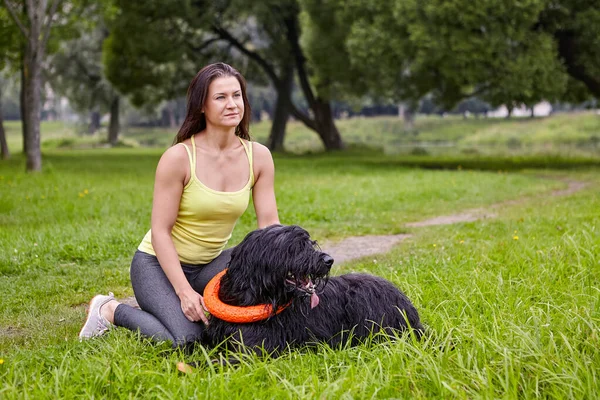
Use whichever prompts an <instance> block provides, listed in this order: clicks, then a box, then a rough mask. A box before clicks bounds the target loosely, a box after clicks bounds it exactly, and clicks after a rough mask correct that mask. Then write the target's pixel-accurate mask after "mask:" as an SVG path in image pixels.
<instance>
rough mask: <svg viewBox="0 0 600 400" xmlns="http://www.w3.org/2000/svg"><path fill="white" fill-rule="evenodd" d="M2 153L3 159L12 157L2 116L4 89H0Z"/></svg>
mask: <svg viewBox="0 0 600 400" xmlns="http://www.w3.org/2000/svg"><path fill="white" fill-rule="evenodd" d="M0 155H1V157H2V159H3V160H8V159H9V158H10V151H9V150H8V143H6V131H5V130H4V118H3V117H2V91H1V89H0Z"/></svg>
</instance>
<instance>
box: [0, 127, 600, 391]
mask: <svg viewBox="0 0 600 400" xmlns="http://www.w3.org/2000/svg"><path fill="white" fill-rule="evenodd" d="M375 123H378V122H376V121H375ZM378 129H379V128H378ZM140 134H141V133H140ZM55 138H56V139H58V140H61V136H60V134H58V133H57V135H56V136H55ZM160 153H161V150H160V149H145V148H121V149H89V150H57V149H53V150H51V149H50V148H46V150H45V152H44V171H43V172H42V173H40V174H26V173H24V172H23V169H24V168H23V165H24V160H23V159H22V157H21V156H18V155H16V156H14V157H13V159H11V160H9V161H2V162H1V163H0V292H1V293H2V297H1V300H0V320H1V321H2V322H1V324H0V359H1V360H2V364H0V398H3V399H4V398H6V399H12V398H19V399H20V398H36V399H37V398H73V397H78V398H91V397H94V398H132V397H133V398H173V399H180V398H190V397H197V398H204V397H206V398H373V397H374V398H392V397H393V398H500V397H506V398H533V397H547V398H595V397H597V391H598V389H597V388H598V387H600V377H599V376H598V372H597V371H598V366H599V365H600V337H599V333H598V332H599V331H600V311H599V310H600V286H599V284H598V282H600V267H599V259H598V254H600V233H599V222H600V215H599V214H598V211H597V210H598V209H600V178H599V176H600V175H599V174H598V172H599V169H598V165H597V163H596V164H595V158H589V159H588V158H581V157H580V156H577V157H571V156H561V155H557V156H548V155H535V156H514V157H505V156H501V155H500V156H494V157H484V156H482V155H469V156H466V155H465V156H463V157H460V156H459V155H458V154H454V155H446V156H444V157H435V156H433V155H429V156H421V157H418V156H411V157H407V156H401V155H388V156H385V155H382V154H381V153H379V152H376V151H367V150H362V151H356V150H354V151H350V152H347V153H333V154H317V155H305V156H292V155H277V156H276V157H275V163H276V170H277V174H276V180H277V181H276V190H277V200H278V206H279V209H280V217H281V220H282V222H284V223H296V224H300V225H302V226H304V227H305V228H307V229H308V230H309V231H310V232H311V234H312V236H313V238H315V239H317V240H318V241H321V242H323V241H326V240H328V241H329V240H331V241H335V240H339V239H342V238H344V237H348V236H353V235H363V234H391V233H400V232H408V233H411V234H412V235H413V236H412V237H411V238H410V239H408V240H407V241H405V242H403V243H402V244H400V245H399V246H397V247H396V248H395V249H394V250H393V251H392V252H390V253H388V254H385V255H377V256H370V257H365V258H364V259H362V260H358V261H355V262H352V263H344V264H343V265H335V266H334V270H333V273H334V274H338V273H345V272H350V271H366V272H370V273H374V274H377V275H380V276H383V277H386V278H388V279H390V280H392V281H393V282H394V283H396V284H397V285H398V286H399V287H400V288H402V289H403V290H404V291H405V292H406V293H407V295H408V296H409V297H410V298H411V299H412V300H413V302H414V303H415V305H416V307H417V308H418V310H419V312H420V314H421V317H422V319H423V321H424V322H425V324H426V325H427V327H428V330H429V332H430V337H428V338H427V339H426V340H424V341H423V342H420V343H415V342H413V341H411V340H410V339H403V340H399V341H397V342H393V343H383V344H377V345H370V346H360V347H357V348H347V349H328V348H325V347H322V348H319V349H318V350H317V351H316V352H310V351H294V352H291V353H289V354H286V355H284V356H283V357H281V358H279V359H274V360H262V359H257V358H252V357H250V358H245V359H243V360H242V363H241V365H240V366H239V367H236V368H227V367H224V368H223V367H210V368H204V369H200V370H198V371H196V372H195V373H194V374H191V375H181V374H179V373H178V372H176V370H175V365H176V362H177V361H181V360H187V361H191V360H203V359H205V358H206V357H214V356H215V355H214V354H212V353H211V350H210V349H201V348H199V349H197V350H196V351H195V353H194V354H192V355H184V354H180V353H177V352H173V351H171V350H170V348H169V346H168V345H166V344H154V343H150V342H148V341H146V340H140V339H139V338H138V337H137V336H136V335H135V334H133V333H131V332H128V331H125V330H123V329H117V330H114V331H112V332H111V333H110V334H109V335H107V336H105V337H103V338H100V339H98V340H93V341H88V342H83V343H79V342H78V341H77V339H76V337H77V332H78V330H79V328H80V327H81V324H82V322H83V320H84V317H85V303H86V302H87V301H89V298H90V297H91V296H93V295H94V294H95V293H98V292H107V291H108V290H112V291H114V292H115V294H116V295H117V296H129V295H131V294H132V291H131V288H130V286H129V276H128V267H129V262H130V258H131V256H132V255H133V252H134V250H135V247H136V246H137V244H138V243H139V241H140V240H141V238H142V236H143V234H144V233H145V232H146V230H147V229H148V227H149V223H150V206H151V194H152V183H153V176H154V169H155V166H156V162H157V161H158V158H159V156H160ZM510 160H512V163H511V162H510ZM544 160H545V161H544ZM557 160H563V162H564V163H565V164H564V165H563V167H569V168H568V169H562V170H557V169H547V168H548V167H550V166H552V165H553V163H556V162H557ZM585 160H588V161H589V162H588V161H585ZM590 160H591V161H590ZM584 161H585V162H584ZM414 165H421V166H426V167H430V168H444V169H424V168H413V167H412V166H414ZM459 166H460V169H459ZM532 167H536V168H538V169H535V170H534V169H527V168H532ZM539 168H541V169H539ZM566 179H570V180H580V181H585V182H587V183H588V186H587V187H586V188H585V189H584V190H583V191H580V192H578V193H576V194H573V195H571V196H568V197H551V196H549V195H548V193H549V192H551V191H552V190H555V189H559V188H564V187H565V186H566V183H565V182H564V181H565V180H566ZM511 199H524V200H522V201H519V202H514V203H509V204H507V205H505V206H503V207H501V208H499V209H496V210H494V211H495V212H496V213H497V214H498V216H497V218H495V219H487V220H484V221H478V222H472V223H463V224H456V225H448V226H437V227H436V226H432V227H427V228H410V229H408V228H405V227H404V226H403V224H405V223H407V222H411V221H418V220H423V219H426V218H428V217H432V216H436V215H444V214H449V213H452V212H459V211H462V210H464V209H469V208H476V207H485V206H486V205H490V204H494V203H498V202H501V201H504V200H511ZM254 226H255V217H254V215H253V213H252V212H251V210H249V211H248V212H247V213H246V214H245V215H244V217H243V218H242V219H241V220H240V222H239V223H238V226H237V227H236V229H235V232H234V237H233V239H232V244H235V243H237V242H239V241H240V240H241V238H242V237H243V236H244V234H245V233H247V232H248V231H249V230H250V229H253V227H254Z"/></svg>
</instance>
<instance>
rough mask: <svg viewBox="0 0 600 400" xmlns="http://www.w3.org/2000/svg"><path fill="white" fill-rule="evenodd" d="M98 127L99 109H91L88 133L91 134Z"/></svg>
mask: <svg viewBox="0 0 600 400" xmlns="http://www.w3.org/2000/svg"><path fill="white" fill-rule="evenodd" d="M98 129H100V111H98V110H93V111H92V112H90V124H89V126H88V133H89V134H90V135H93V134H94V133H96V132H97V131H98Z"/></svg>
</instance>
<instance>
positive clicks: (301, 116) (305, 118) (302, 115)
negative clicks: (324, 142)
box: [290, 103, 317, 132]
mask: <svg viewBox="0 0 600 400" xmlns="http://www.w3.org/2000/svg"><path fill="white" fill-rule="evenodd" d="M290 107H291V110H290V112H291V113H292V115H293V116H294V118H296V119H298V120H300V121H302V123H303V124H304V125H306V126H307V127H308V128H310V129H312V130H313V131H315V132H316V131H317V125H316V124H315V121H313V120H312V119H310V118H309V116H308V115H306V114H305V113H303V112H302V111H300V109H298V108H297V107H296V106H295V105H294V103H290Z"/></svg>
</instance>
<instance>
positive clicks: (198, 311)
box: [179, 288, 208, 325]
mask: <svg viewBox="0 0 600 400" xmlns="http://www.w3.org/2000/svg"><path fill="white" fill-rule="evenodd" d="M179 300H180V301H181V311H183V314H184V315H185V317H186V318H187V319H189V320H190V321H192V322H197V321H200V320H202V322H203V323H204V325H208V318H206V314H205V310H206V306H205V305H204V299H203V298H202V296H200V294H198V292H196V291H195V290H194V289H192V288H189V289H188V290H185V291H183V292H181V293H180V294H179Z"/></svg>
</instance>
